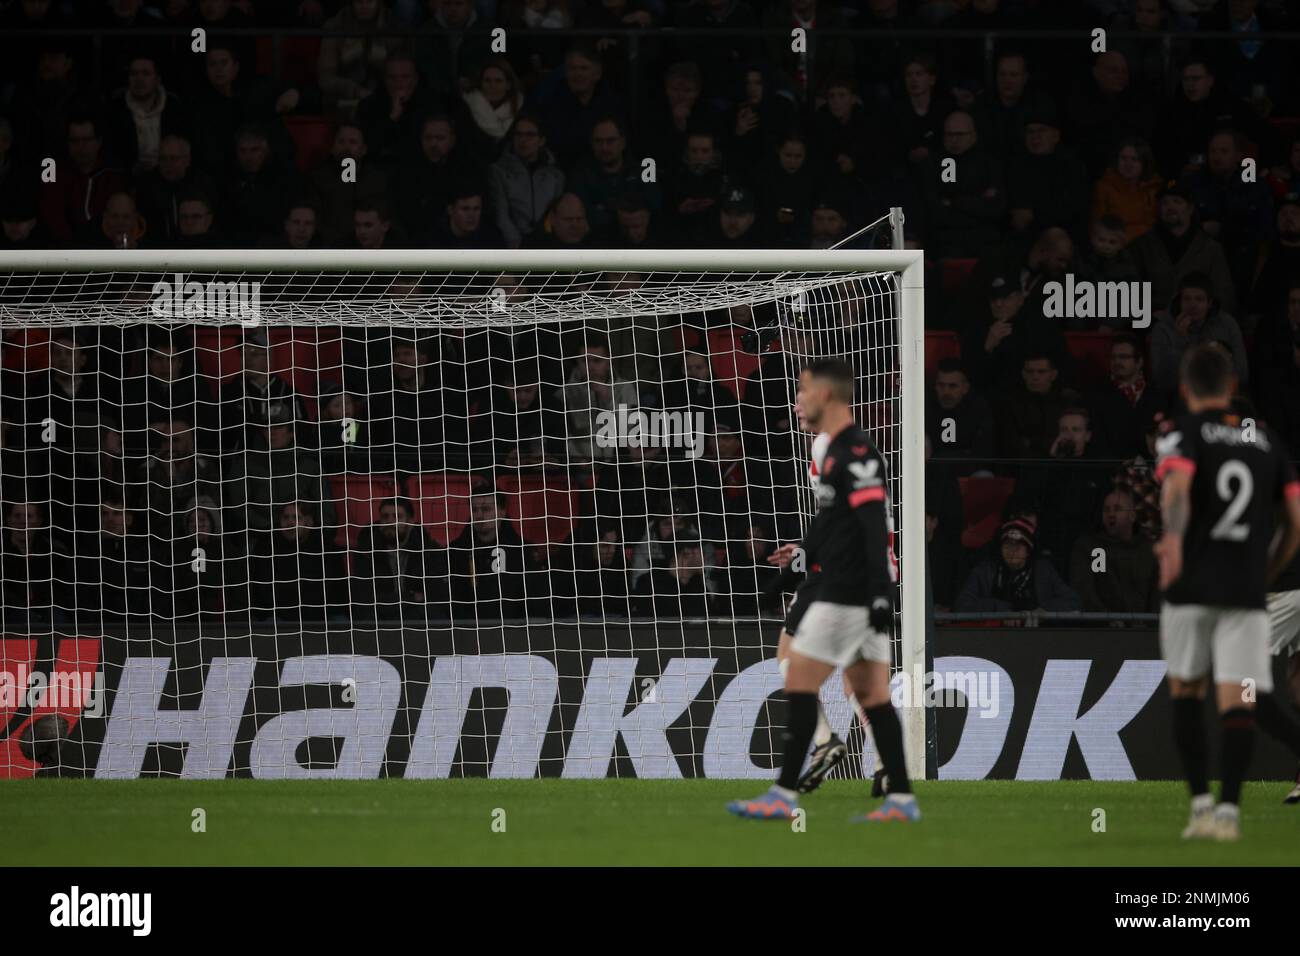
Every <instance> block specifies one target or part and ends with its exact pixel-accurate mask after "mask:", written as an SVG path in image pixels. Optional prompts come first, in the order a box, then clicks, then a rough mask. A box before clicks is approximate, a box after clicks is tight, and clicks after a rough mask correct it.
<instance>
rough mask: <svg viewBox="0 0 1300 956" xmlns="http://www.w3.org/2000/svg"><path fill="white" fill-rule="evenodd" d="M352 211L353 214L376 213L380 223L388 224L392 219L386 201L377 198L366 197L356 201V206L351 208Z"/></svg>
mask: <svg viewBox="0 0 1300 956" xmlns="http://www.w3.org/2000/svg"><path fill="white" fill-rule="evenodd" d="M352 211H353V213H358V212H373V213H376V214H377V215H378V216H379V218H380V220H381V221H382V222H390V221H391V220H392V218H393V214H392V212H391V211H390V210H389V208H388V203H387V201H385V200H384V199H382V198H381V197H379V196H368V197H364V198H362V199H358V200H357V203H356V205H355V206H353V207H352Z"/></svg>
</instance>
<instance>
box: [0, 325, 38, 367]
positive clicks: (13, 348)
mask: <svg viewBox="0 0 1300 956" xmlns="http://www.w3.org/2000/svg"><path fill="white" fill-rule="evenodd" d="M49 342H50V332H49V330H48V329H10V330H9V331H8V332H6V333H5V334H4V338H3V339H0V366H3V367H4V368H6V369H8V370H9V371H11V372H39V371H41V370H43V369H47V368H49V367H50V345H49Z"/></svg>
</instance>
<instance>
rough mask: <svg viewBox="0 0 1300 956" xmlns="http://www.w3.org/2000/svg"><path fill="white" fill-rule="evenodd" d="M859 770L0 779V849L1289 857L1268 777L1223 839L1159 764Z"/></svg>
mask: <svg viewBox="0 0 1300 956" xmlns="http://www.w3.org/2000/svg"><path fill="white" fill-rule="evenodd" d="M866 788H867V784H866V783H864V782H862V781H831V782H828V783H827V784H825V785H824V786H823V787H822V789H821V790H819V791H818V792H817V793H815V794H813V795H811V796H810V797H808V798H806V799H805V800H804V804H803V805H804V807H805V809H806V810H807V815H806V818H805V821H804V822H805V824H806V828H805V830H804V832H802V833H797V832H794V831H793V830H792V828H791V825H790V824H789V823H788V822H766V821H754V820H739V819H736V818H734V817H731V816H730V815H728V814H727V813H725V812H724V810H723V804H724V803H725V802H726V801H727V800H728V799H730V798H733V797H748V796H753V795H755V794H756V793H758V792H760V791H762V790H763V789H764V782H763V781H753V780H750V781H716V780H708V781H705V780H593V781H569V780H549V779H548V780H480V779H470V780H440V781H414V780H372V781H258V780H220V781H176V780H135V781H97V780H86V781H70V780H27V781H12V782H9V783H5V784H3V785H0V821H4V823H3V825H2V826H0V834H2V835H0V840H2V841H3V846H4V856H5V858H6V863H7V864H8V865H10V866H41V865H70V866H85V865H92V866H93V865H181V866H184V865H200V866H221V865H262V864H279V865H324V866H346V865H352V864H367V865H419V866H424V865H492V866H500V865H514V864H524V865H549V864H561V865H564V864H570V865H583V864H592V865H633V866H645V865H749V864H754V865H769V864H780V865H832V866H856V865H880V864H882V863H886V864H907V865H970V866H980V865H990V864H991V865H1032V866H1053V865H1063V864H1070V865H1084V866H1123V865H1128V864H1142V865H1148V866H1150V865H1173V866H1182V865H1201V864H1218V865H1277V866H1282V865H1286V866H1291V865H1294V864H1295V861H1296V856H1297V851H1296V847H1297V846H1300V841H1297V836H1298V835H1300V806H1297V807H1288V806H1283V805H1282V803H1281V798H1282V796H1283V794H1284V793H1285V791H1286V787H1285V785H1283V784H1280V783H1252V784H1248V785H1247V788H1246V793H1245V796H1244V799H1243V802H1244V806H1245V810H1244V814H1243V831H1244V836H1243V839H1242V841H1241V842H1240V843H1239V844H1235V845H1226V844H1225V845H1219V844H1188V843H1184V842H1183V841H1181V840H1180V839H1179V831H1180V829H1181V828H1182V826H1183V824H1184V822H1185V819H1186V812H1187V798H1186V791H1185V789H1184V787H1183V785H1182V784H1180V783H1177V782H1173V781H1168V782H1144V783H1099V782H1090V781H1059V782H1049V783H1038V782H1018V781H982V782H933V781H931V782H928V783H921V784H919V785H918V787H917V792H918V796H919V798H920V800H921V806H922V809H923V811H924V813H925V819H924V820H923V821H922V822H921V823H920V824H917V825H907V824H886V825H871V826H862V825H850V824H849V823H848V819H849V817H850V816H851V815H853V814H854V813H857V812H859V811H860V810H861V809H862V808H863V807H864V806H866V805H867V802H868V801H866V799H865V793H866ZM196 808H202V809H203V810H204V811H205V813H206V827H207V829H206V832H203V833H195V832H193V830H192V820H193V819H194V816H193V812H194V810H195V809H196ZM1097 810H1102V811H1104V812H1105V832H1094V820H1095V819H1098V818H1097V816H1096V814H1095V811H1097ZM497 811H504V825H505V832H494V829H493V822H494V820H496V821H498V823H497V826H498V829H499V827H500V823H501V821H502V814H501V813H499V812H497Z"/></svg>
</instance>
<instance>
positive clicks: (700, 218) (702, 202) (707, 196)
mask: <svg viewBox="0 0 1300 956" xmlns="http://www.w3.org/2000/svg"><path fill="white" fill-rule="evenodd" d="M722 176H723V174H722V154H721V152H720V151H719V150H718V148H717V140H716V138H715V137H714V134H713V133H711V132H707V131H703V130H701V131H698V132H691V133H689V134H687V136H686V148H685V150H684V152H683V153H682V156H681V163H680V165H679V166H678V167H677V168H676V169H675V170H674V171H673V172H672V174H671V178H670V180H669V186H668V199H667V204H666V205H667V207H668V211H669V228H671V229H672V231H673V233H674V235H675V236H676V238H677V240H678V242H680V243H681V244H682V245H685V246H696V245H700V244H701V243H702V242H703V241H704V238H705V236H706V235H707V234H708V230H709V223H710V220H711V218H712V215H713V208H714V206H715V205H716V204H717V201H718V197H719V196H721V195H722V185H723V178H722Z"/></svg>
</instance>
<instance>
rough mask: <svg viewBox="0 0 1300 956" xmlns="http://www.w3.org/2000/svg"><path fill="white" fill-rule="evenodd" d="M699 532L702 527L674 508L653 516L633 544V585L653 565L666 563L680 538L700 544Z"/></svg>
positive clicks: (643, 576)
mask: <svg viewBox="0 0 1300 956" xmlns="http://www.w3.org/2000/svg"><path fill="white" fill-rule="evenodd" d="M683 507H684V508H685V502H683ZM699 536H700V530H699V528H697V527H696V526H695V525H694V524H692V522H691V520H690V518H688V517H687V516H686V514H684V513H683V512H681V511H677V510H676V509H675V508H674V510H673V512H672V513H670V514H661V515H655V516H652V517H651V518H650V521H649V522H648V528H647V530H646V534H645V537H643V538H641V539H640V540H639V541H638V542H637V543H636V544H635V545H634V546H633V548H632V560H631V563H630V565H629V566H630V568H631V571H630V574H631V583H632V587H633V588H634V589H635V588H637V587H638V586H639V585H640V584H641V583H642V581H643V580H644V579H645V577H646V576H647V575H648V574H649V573H650V571H651V569H652V568H662V567H666V566H667V565H668V563H669V560H670V555H671V554H672V552H673V549H674V548H675V547H676V546H677V542H678V541H695V542H696V543H697V545H698V540H699Z"/></svg>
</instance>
